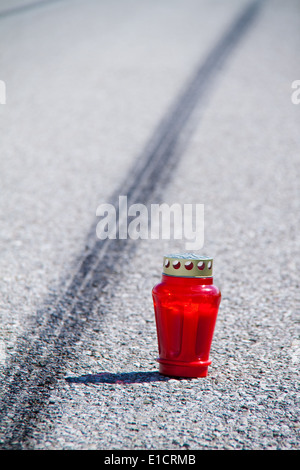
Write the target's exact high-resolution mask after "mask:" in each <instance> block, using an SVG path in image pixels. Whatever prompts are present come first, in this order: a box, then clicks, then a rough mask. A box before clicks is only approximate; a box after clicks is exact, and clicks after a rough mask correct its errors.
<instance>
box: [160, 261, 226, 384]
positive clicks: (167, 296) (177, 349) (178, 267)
mask: <svg viewBox="0 0 300 470" xmlns="http://www.w3.org/2000/svg"><path fill="white" fill-rule="evenodd" d="M212 270H213V259H212V258H209V257H206V256H199V255H194V254H191V253H188V254H175V255H167V256H165V257H164V264H163V272H162V279H161V282H160V283H159V284H157V285H156V286H155V287H154V288H153V290H152V296H153V303H154V311H155V320H156V329H157V339H158V351H159V357H158V359H157V361H158V362H159V372H160V373H161V374H163V375H168V376H177V377H178V376H179V377H206V376H207V372H208V366H209V365H210V364H211V361H210V359H209V353H210V348H211V342H212V339H213V333H214V328H215V323H216V319H217V314H218V309H219V305H220V301H221V292H220V290H219V289H218V288H217V287H216V286H215V285H214V284H213V277H212Z"/></svg>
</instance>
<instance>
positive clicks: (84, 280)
mask: <svg viewBox="0 0 300 470" xmlns="http://www.w3.org/2000/svg"><path fill="white" fill-rule="evenodd" d="M260 4H261V2H259V1H255V2H251V3H250V4H249V5H248V6H247V7H246V9H245V10H244V11H243V12H242V14H241V15H240V16H239V18H238V19H236V20H235V21H234V23H233V25H232V26H231V28H229V30H228V32H227V33H226V34H225V35H224V36H223V37H222V38H221V39H220V40H219V42H218V43H217V44H216V46H215V47H214V48H213V49H212V50H211V52H210V53H209V54H208V56H207V57H206V59H205V60H204V62H202V63H201V64H200V66H199V68H198V69H197V70H196V71H195V73H194V74H193V76H192V78H191V80H190V81H189V82H188V83H187V84H186V86H185V87H184V89H183V92H182V93H181V94H180V96H179V97H178V98H177V99H176V100H175V102H174V104H173V106H172V107H171V108H170V110H169V111H168V112H167V114H166V116H165V118H164V119H163V120H162V121H161V122H160V123H159V124H158V126H157V128H156V130H155V131H154V133H153V135H152V137H151V139H150V140H149V143H148V145H147V146H146V148H145V149H144V151H143V152H142V153H141V155H140V156H139V158H138V159H137V161H136V162H135V164H134V166H133V168H132V169H130V171H129V172H128V174H127V175H126V177H125V178H124V182H123V183H122V184H121V185H120V187H118V188H117V190H116V191H115V193H114V194H113V195H112V197H111V201H110V202H111V203H112V204H114V205H115V207H117V205H118V197H119V195H127V199H128V204H130V205H131V204H133V203H135V202H139V203H143V204H148V203H151V202H153V200H154V198H157V197H159V195H160V194H162V193H163V188H164V187H165V185H166V184H168V182H169V181H170V179H171V178H172V173H173V171H174V169H175V167H176V165H177V163H178V162H179V160H180V157H181V156H182V154H183V151H184V148H185V146H186V145H187V143H188V141H189V138H190V135H191V132H192V131H193V128H194V125H195V124H196V122H195V121H193V117H194V111H195V110H196V108H197V109H199V108H201V107H202V108H203V106H204V105H205V104H206V100H207V96H208V91H209V90H210V89H211V88H212V86H213V83H214V81H215V80H216V79H217V78H218V75H219V72H220V68H221V67H222V66H223V65H224V63H225V60H226V59H227V58H228V56H229V55H230V53H231V52H232V51H233V49H234V47H236V46H237V44H238V42H239V40H240V39H241V38H242V36H243V35H244V34H245V32H246V31H247V28H248V27H249V26H250V25H251V23H252V21H253V20H254V18H255V17H256V15H257V13H258V11H259V8H258V7H259V6H260ZM95 231H96V221H95V224H93V225H92V227H91V228H90V231H89V233H88V234H87V239H86V245H87V246H89V247H90V248H89V249H88V251H87V252H83V253H79V256H78V269H77V270H76V271H75V273H74V274H73V276H72V278H71V281H70V282H69V285H68V286H67V287H66V288H65V290H64V291H63V294H62V295H61V296H60V297H59V298H56V296H55V294H49V297H48V299H47V301H46V302H45V303H44V306H43V307H42V308H41V309H40V310H39V311H38V312H37V314H36V318H35V319H34V321H33V325H32V327H31V328H30V329H28V330H27V332H26V334H24V335H23V336H22V337H21V338H19V341H18V345H17V349H16V351H15V354H14V355H13V359H12V360H11V362H10V364H9V365H8V367H7V368H6V370H5V377H4V381H3V384H2V385H4V387H5V389H4V390H5V391H4V393H2V399H1V405H0V423H1V424H0V426H1V428H2V429H4V435H3V437H2V439H0V442H1V443H0V446H1V447H2V448H3V449H24V448H30V441H29V439H30V436H31V435H32V430H33V429H34V424H35V423H36V422H37V421H38V416H39V411H40V410H41V409H42V408H43V407H45V406H46V405H47V401H48V398H49V396H50V393H51V388H53V387H54V386H55V384H56V383H57V381H58V380H60V379H63V375H64V369H65V365H66V364H67V362H68V361H69V360H72V358H73V357H74V354H75V353H76V342H77V341H78V340H79V339H80V337H81V332H82V330H83V328H87V324H88V322H90V323H91V322H93V321H94V320H95V318H93V315H95V314H94V313H93V312H94V311H95V308H94V306H95V305H96V304H97V301H98V294H100V293H101V291H102V289H103V288H104V287H105V286H106V284H107V279H108V276H110V275H111V274H112V273H114V268H113V267H114V265H115V263H116V262H117V261H119V260H120V259H122V257H123V259H125V258H126V259H127V262H128V259H129V258H130V255H131V254H132V253H133V252H134V250H135V249H136V246H137V243H136V241H133V240H129V239H125V240H119V239H117V240H110V239H106V240H103V241H100V240H97V239H96V233H95ZM132 242H133V243H132ZM114 278H115V280H116V282H117V279H118V274H117V273H116V274H114ZM95 286H96V287H95ZM95 289H96V291H95ZM87 320H88V321H87ZM99 321H100V319H99V318H97V322H99ZM2 432H3V431H2Z"/></svg>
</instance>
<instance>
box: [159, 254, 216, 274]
mask: <svg viewBox="0 0 300 470" xmlns="http://www.w3.org/2000/svg"><path fill="white" fill-rule="evenodd" d="M163 274H167V275H168V276H178V277H212V275H213V258H211V257H209V256H203V255H197V254H194V253H175V254H170V255H165V256H164V263H163Z"/></svg>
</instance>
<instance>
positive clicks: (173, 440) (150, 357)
mask: <svg viewBox="0 0 300 470" xmlns="http://www.w3.org/2000/svg"><path fill="white" fill-rule="evenodd" d="M299 39H300V6H299V2H298V1H296V0H274V1H270V0H269V1H268V0H266V1H264V2H256V1H255V2H253V1H252V0H243V1H240V0H226V1H221V0H184V1H183V0H163V1H158V0H154V1H153V0H152V1H150V0H144V1H138V0H122V1H120V0H110V1H109V0H102V1H96V0H86V1H82V0H53V1H47V0H44V1H40V2H39V1H36V2H33V1H32V2H29V1H28V2H26V1H21V0H20V1H10V2H8V1H1V2H0V51H1V54H0V80H1V82H0V83H1V85H2V86H1V90H0V91H1V93H2V95H1V96H0V101H1V104H0V122H1V131H0V132H1V138H0V149H1V150H0V152H1V153H0V165H1V168H0V179H1V198H0V217H1V225H0V243H1V245H0V249H1V256H0V274H1V282H0V314H1V323H0V374H1V400H0V448H1V449H5V450H14V449H26V450H27V449H33V450H38V449H42V450H47V449H53V450H67V449H74V450H75V449H79V450H80V449H106V450H111V449H121V450H142V449H150V450H151V449H157V450H159V449H162V450H163V449H173V450H185V451H187V450H196V449H200V450H201V449H207V450H208V449H230V450H233V449H249V450H254V449H258V450H261V449H263V450H266V449H274V450H276V449H278V450H283V449H292V450H295V449H299V431H300V419H299V361H300V340H299V328H298V327H299V261H300V260H299V228H300V227H299V182H300V174H299V173H300V171H299V170H300V132H299V128H300V126H299V125H300V104H297V99H293V96H294V97H295V96H299V94H298V95H296V91H297V90H295V89H293V88H292V84H293V83H294V81H296V80H300V63H299ZM3 84H4V85H5V87H3ZM294 92H295V95H293V93H294ZM3 93H5V95H4V94H3ZM120 195H127V197H128V203H129V204H133V203H141V204H144V205H147V206H149V205H151V204H153V203H167V204H169V205H171V204H173V203H179V204H188V203H189V204H204V214H205V239H204V246H203V248H202V249H201V250H200V253H204V254H209V255H211V256H213V257H214V281H215V284H216V285H218V286H219V287H220V289H221V291H222V301H221V306H220V311H219V315H218V320H217V324H216V329H215V334H214V338H213V343H212V348H211V360H212V364H211V366H210V367H209V374H208V376H207V377H206V378H198V379H175V378H169V377H164V376H162V375H160V374H159V373H158V364H157V362H156V357H157V355H158V351H157V339H156V327H155V321H154V312H153V304H152V297H151V289H152V287H153V286H154V285H155V284H156V283H157V282H159V280H160V276H161V266H162V258H163V255H164V254H165V253H167V252H170V251H175V250H176V251H185V240H183V239H182V240H179V239H175V240H174V239H173V238H172V237H171V238H170V240H168V239H158V240H157V239H151V238H150V237H149V238H148V239H138V240H132V239H129V238H127V239H118V238H117V239H115V240H114V239H106V240H99V239H98V238H97V236H96V226H97V222H98V221H99V219H98V218H97V216H96V210H97V207H98V206H99V205H100V204H102V203H111V204H114V205H116V204H117V201H118V198H119V196H120Z"/></svg>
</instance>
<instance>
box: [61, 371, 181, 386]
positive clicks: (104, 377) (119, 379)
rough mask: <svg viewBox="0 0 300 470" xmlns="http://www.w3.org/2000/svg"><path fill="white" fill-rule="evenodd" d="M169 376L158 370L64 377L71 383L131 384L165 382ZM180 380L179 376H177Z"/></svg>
mask: <svg viewBox="0 0 300 470" xmlns="http://www.w3.org/2000/svg"><path fill="white" fill-rule="evenodd" d="M171 378H176V377H166V376H163V375H161V374H159V373H158V372H151V371H149V372H118V373H112V372H99V373H97V374H86V375H81V376H77V377H65V380H66V381H67V382H68V383H72V384H76V383H77V384H124V385H126V384H132V383H145V382H166V381H168V380H170V379H171ZM177 378H178V377H177ZM178 380H180V378H178Z"/></svg>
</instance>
